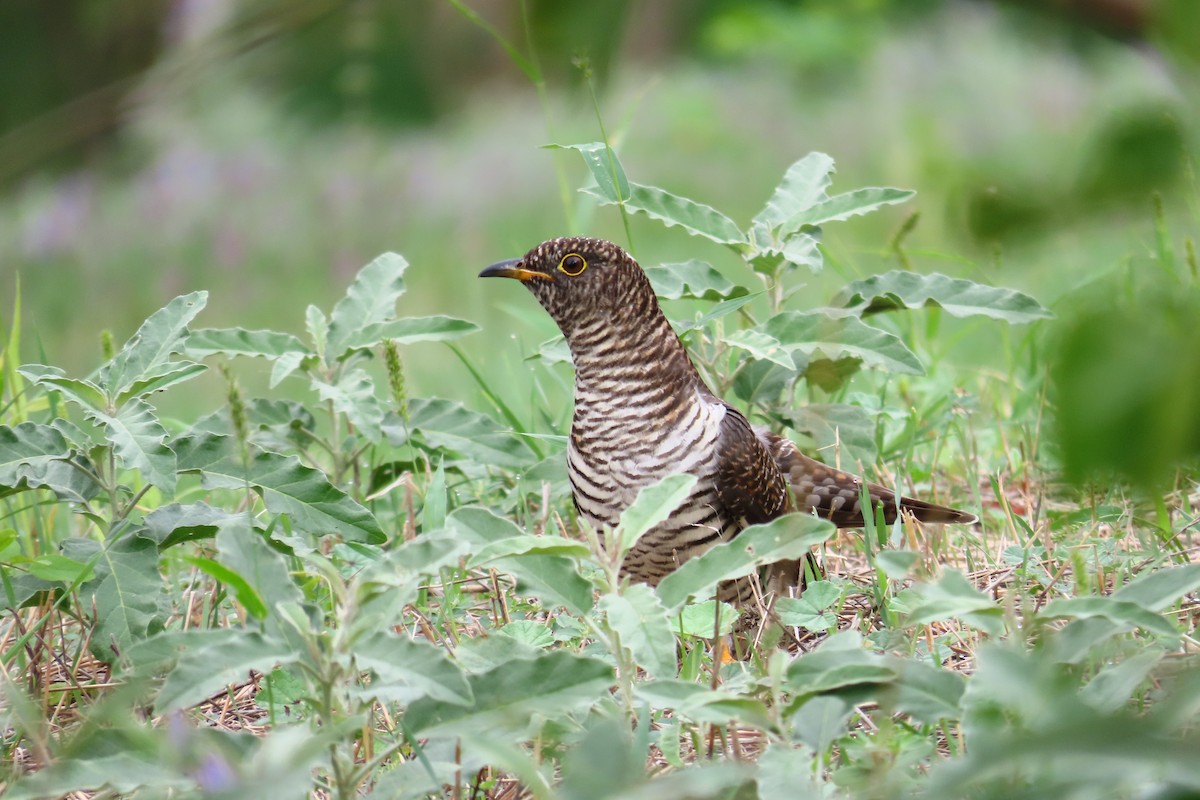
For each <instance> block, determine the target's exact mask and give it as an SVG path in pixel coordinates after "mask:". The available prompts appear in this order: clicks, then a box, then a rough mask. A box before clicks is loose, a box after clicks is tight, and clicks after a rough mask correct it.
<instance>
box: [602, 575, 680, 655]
mask: <svg viewBox="0 0 1200 800" xmlns="http://www.w3.org/2000/svg"><path fill="white" fill-rule="evenodd" d="M599 609H600V611H602V612H603V613H604V615H605V617H606V618H607V619H608V624H609V625H610V626H611V627H612V629H613V630H615V631H616V632H617V634H618V635H619V636H620V638H621V644H622V645H624V646H625V647H627V648H629V652H630V653H632V654H633V659H634V661H636V662H637V663H638V664H639V665H641V666H642V667H643V668H644V669H645V670H646V671H647V672H649V673H650V674H651V675H652V676H654V677H656V678H673V677H675V673H676V672H677V671H678V664H677V662H676V660H675V636H674V634H673V633H672V631H671V623H670V621H669V620H668V619H667V610H666V609H665V608H664V607H663V605H662V603H661V602H659V599H658V595H656V594H655V593H654V590H653V589H651V588H650V587H649V586H647V585H646V584H644V583H635V584H632V585H631V586H629V587H628V588H627V589H626V590H625V592H624V593H623V594H606V595H604V596H603V597H601V598H600V605H599Z"/></svg>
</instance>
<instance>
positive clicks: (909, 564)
mask: <svg viewBox="0 0 1200 800" xmlns="http://www.w3.org/2000/svg"><path fill="white" fill-rule="evenodd" d="M920 560H921V554H920V553H914V552H913V551H912V550H881V551H879V552H878V553H876V554H875V565H876V566H878V567H879V568H880V569H881V570H883V573H884V574H885V575H887V576H888V577H889V578H891V579H892V580H894V581H900V580H904V578H906V577H907V576H908V573H909V572H911V571H912V568H913V567H914V566H916V565H917V563H918V562H919V561H920Z"/></svg>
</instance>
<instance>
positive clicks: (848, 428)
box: [787, 403, 879, 466]
mask: <svg viewBox="0 0 1200 800" xmlns="http://www.w3.org/2000/svg"><path fill="white" fill-rule="evenodd" d="M787 416H788V421H789V422H791V423H792V427H793V428H795V429H796V430H798V431H800V432H801V433H803V434H806V435H807V436H808V437H809V438H811V439H812V440H813V446H814V447H816V448H817V449H818V450H820V451H821V452H822V453H828V454H830V455H829V456H828V457H829V458H830V459H831V460H832V458H833V455H832V454H833V453H835V452H836V450H835V448H841V451H842V461H843V463H849V464H861V465H864V466H866V465H869V464H874V463H875V459H876V457H877V456H878V455H879V451H878V450H877V449H876V447H875V421H874V420H872V419H871V417H870V416H868V415H867V412H866V411H864V410H863V409H862V408H860V407H859V406H852V405H847V404H845V403H830V404H824V403H812V404H809V405H806V406H801V407H800V408H797V409H796V410H795V411H793V412H791V413H790V414H788V415H787Z"/></svg>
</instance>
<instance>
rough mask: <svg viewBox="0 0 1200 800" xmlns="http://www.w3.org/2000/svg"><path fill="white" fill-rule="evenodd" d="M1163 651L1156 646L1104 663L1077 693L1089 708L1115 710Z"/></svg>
mask: <svg viewBox="0 0 1200 800" xmlns="http://www.w3.org/2000/svg"><path fill="white" fill-rule="evenodd" d="M1164 655H1166V654H1165V653H1164V652H1163V651H1162V650H1161V649H1159V648H1157V647H1150V648H1147V649H1146V650H1143V651H1142V652H1140V653H1134V654H1132V655H1130V656H1129V657H1128V658H1126V659H1124V660H1122V661H1118V662H1117V663H1115V664H1109V665H1107V666H1105V667H1104V668H1103V669H1102V670H1100V672H1099V673H1098V674H1097V675H1096V677H1094V678H1092V679H1091V680H1090V681H1088V685H1087V686H1085V687H1083V691H1082V692H1080V693H1079V696H1080V698H1082V699H1083V701H1084V702H1086V703H1087V704H1088V705H1090V706H1091V707H1092V708H1095V709H1096V710H1098V711H1103V712H1105V713H1110V714H1111V713H1113V712H1116V711H1119V710H1120V709H1121V708H1123V707H1125V706H1126V705H1127V704H1128V703H1129V699H1130V698H1131V697H1133V696H1134V692H1135V691H1137V688H1138V686H1140V685H1141V684H1142V682H1143V681H1145V680H1146V678H1147V676H1149V674H1150V671H1151V670H1152V669H1154V668H1155V667H1156V666H1158V664H1159V662H1161V661H1162V660H1163V656H1164Z"/></svg>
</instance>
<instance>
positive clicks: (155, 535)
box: [142, 502, 246, 549]
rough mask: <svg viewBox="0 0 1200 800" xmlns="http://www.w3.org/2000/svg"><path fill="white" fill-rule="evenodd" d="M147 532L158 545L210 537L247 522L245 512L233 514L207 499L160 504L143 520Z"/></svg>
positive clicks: (164, 546) (171, 544) (161, 547)
mask: <svg viewBox="0 0 1200 800" xmlns="http://www.w3.org/2000/svg"><path fill="white" fill-rule="evenodd" d="M142 522H143V524H144V525H145V526H146V532H145V536H146V538H147V539H151V540H153V541H154V543H155V544H157V545H158V547H159V549H163V548H167V547H171V546H173V545H176V544H179V543H180V542H188V541H192V540H193V539H211V538H212V537H214V536H216V535H217V531H218V530H220V529H221V528H223V527H226V526H229V525H234V524H240V525H244V524H246V514H245V513H242V514H233V513H230V512H228V511H225V510H224V509H221V508H214V507H213V506H210V505H209V504H208V503H204V502H199V503H187V504H185V505H180V504H179V503H172V504H170V505H166V506H159V507H158V508H156V509H154V510H153V511H151V512H150V513H149V514H147V515H146V517H145V519H143V520H142Z"/></svg>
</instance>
